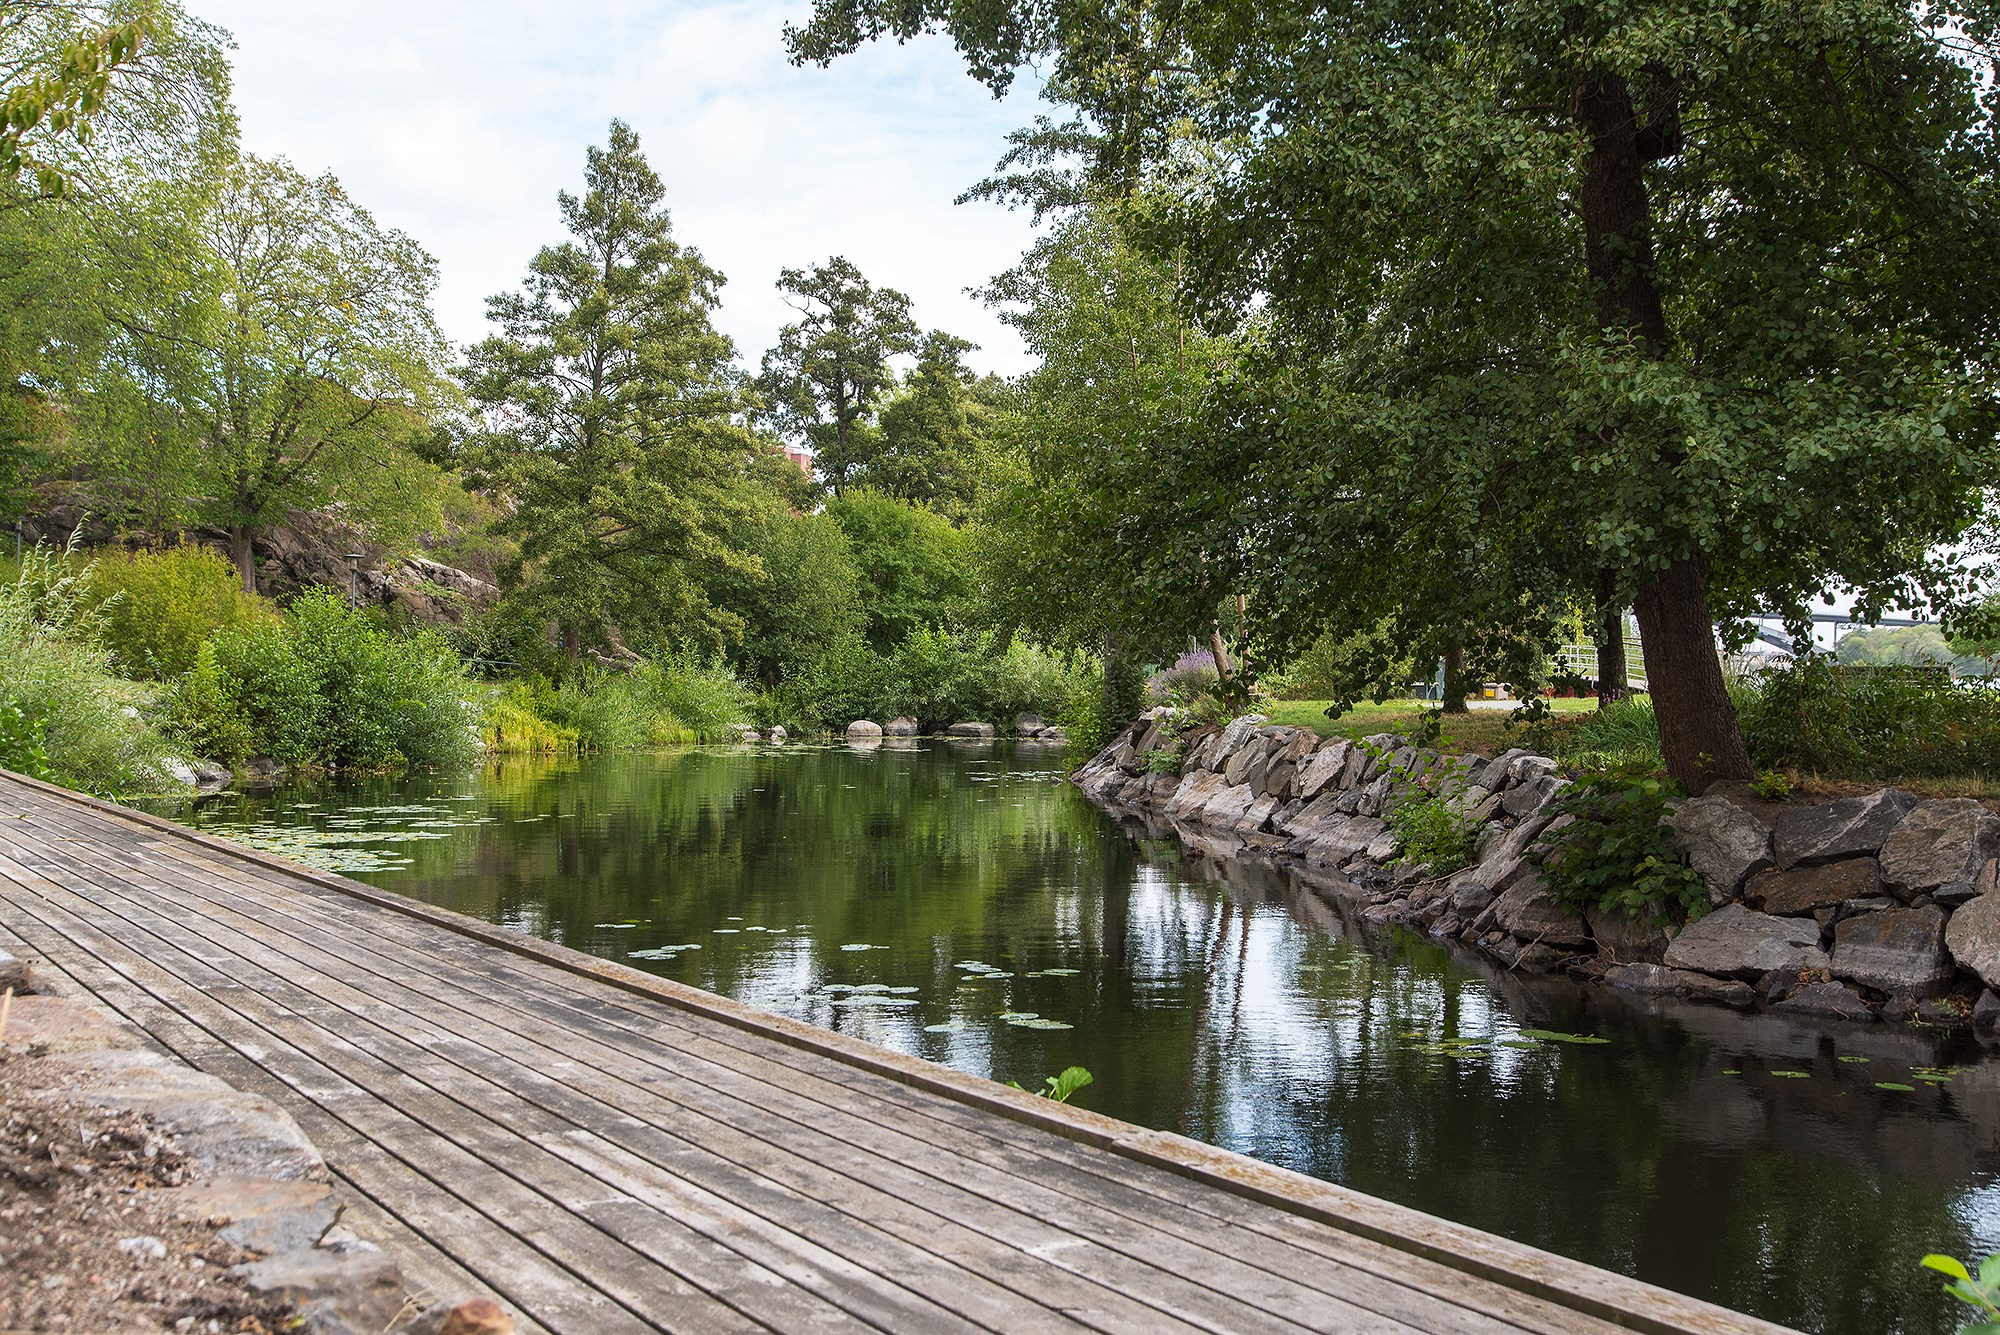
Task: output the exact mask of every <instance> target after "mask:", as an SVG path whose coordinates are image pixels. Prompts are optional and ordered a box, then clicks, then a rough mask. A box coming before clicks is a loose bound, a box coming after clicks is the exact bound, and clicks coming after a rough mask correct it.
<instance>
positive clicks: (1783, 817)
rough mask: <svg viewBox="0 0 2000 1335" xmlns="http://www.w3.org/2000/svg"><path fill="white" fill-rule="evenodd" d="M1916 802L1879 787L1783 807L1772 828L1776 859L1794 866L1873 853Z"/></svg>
mask: <svg viewBox="0 0 2000 1335" xmlns="http://www.w3.org/2000/svg"><path fill="white" fill-rule="evenodd" d="M1916 804H1917V799H1916V798H1915V797H1914V796H1912V795H1911V794H1909V793H1906V792H1904V791H1903V790H1902V789H1900V788H1884V789H1882V790H1881V791H1879V792H1873V793H1864V794H1863V795H1862V796H1860V797H1849V798H1843V799H1842V800H1840V801H1838V802H1823V803H1821V804H1819V805H1817V806H1809V807H1787V808H1786V809H1785V810H1783V811H1781V812H1779V813H1778V822H1777V828H1776V829H1775V830H1774V831H1773V848H1774V851H1775V852H1776V853H1777V855H1778V863H1779V865H1780V866H1785V867H1797V866H1801V865H1809V864H1811V863H1815V862H1833V861H1835V860H1837V859H1839V858H1851V857H1854V856H1855V855H1857V854H1860V853H1873V852H1875V851H1876V850H1877V849H1879V848H1881V847H1882V844H1883V842H1884V841H1885V840H1887V839H1888V837H1889V835H1890V834H1891V833H1892V832H1893V831H1894V830H1895V828H1896V827H1897V826H1898V825H1900V824H1901V823H1902V820H1903V817H1904V816H1906V815H1908V814H1909V811H1910V808H1911V807H1914V806H1915V805H1916Z"/></svg>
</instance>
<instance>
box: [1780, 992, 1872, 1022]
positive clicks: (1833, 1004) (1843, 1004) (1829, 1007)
mask: <svg viewBox="0 0 2000 1335" xmlns="http://www.w3.org/2000/svg"><path fill="white" fill-rule="evenodd" d="M1771 1010H1772V1012H1773V1013H1774V1014H1780V1015H1810V1016H1812V1017H1814V1018H1815V1019H1821V1020H1856V1021H1859V1022H1861V1023H1864V1024H1865V1023H1867V1022H1869V1021H1871V1020H1873V1019H1874V1018H1875V1012H1874V1011H1873V1010H1872V1009H1871V1008H1870V1007H1869V1005H1868V1003H1867V1002H1865V1001H1863V1000H1862V999H1861V995H1860V994H1859V993H1858V992H1856V991H1855V990H1854V989H1853V988H1851V987H1848V986H1847V985H1846V984H1844V983H1810V984H1808V985H1806V986H1805V987H1801V988H1799V989H1798V990H1797V991H1794V992H1792V993H1790V994H1789V995H1787V996H1786V997H1785V999H1784V1000H1783V1001H1778V1002H1773V1003H1772V1005H1771Z"/></svg>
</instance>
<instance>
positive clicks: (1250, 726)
mask: <svg viewBox="0 0 2000 1335" xmlns="http://www.w3.org/2000/svg"><path fill="white" fill-rule="evenodd" d="M1268 722H1270V720H1269V719H1267V718H1265V717H1264V716H1263V715H1262V714H1245V715H1244V716H1243V717H1242V718H1239V719H1231V720H1230V721H1229V726H1228V727H1226V728H1224V729H1223V730H1222V734H1221V736H1219V737H1217V738H1216V739H1215V743H1214V745H1212V746H1211V747H1210V748H1209V750H1208V755H1207V763H1208V767H1209V768H1210V769H1212V770H1220V769H1222V768H1223V767H1224V766H1225V765H1227V764H1228V763H1229V762H1230V761H1232V760H1234V759H1235V758H1236V753H1237V752H1238V751H1241V750H1242V749H1243V747H1244V745H1245V744H1246V743H1248V742H1249V741H1250V739H1251V738H1253V737H1255V736H1256V735H1257V729H1259V728H1261V727H1263V726H1264V725H1265V724H1266V723H1268Z"/></svg>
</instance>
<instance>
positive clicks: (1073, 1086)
mask: <svg viewBox="0 0 2000 1335" xmlns="http://www.w3.org/2000/svg"><path fill="white" fill-rule="evenodd" d="M1093 1083H1095V1082H1094V1081H1093V1080H1092V1079H1091V1076H1090V1072H1088V1071H1086V1070H1084V1069H1083V1068H1082V1067H1081V1066H1070V1067H1066V1068H1064V1070H1063V1073H1062V1074H1061V1075H1052V1076H1049V1077H1047V1078H1046V1079H1044V1080H1043V1081H1042V1087H1041V1088H1040V1089H1038V1090H1036V1091H1035V1093H1036V1094H1038V1095H1040V1096H1041V1097H1042V1098H1045V1099H1052V1100H1054V1101H1055V1102H1057V1103H1068V1102H1069V1101H1070V1097H1071V1096H1072V1095H1074V1094H1075V1093H1076V1092H1077V1091H1078V1090H1080V1089H1082V1088H1083V1087H1084V1086H1085V1085H1089V1084H1093ZM1007 1084H1008V1086H1009V1087H1010V1088H1012V1089H1018V1090H1022V1091H1024V1092H1025V1091H1026V1089H1027V1086H1026V1085H1023V1084H1020V1083H1019V1082H1017V1081H1013V1080H1009V1081H1008V1082H1007Z"/></svg>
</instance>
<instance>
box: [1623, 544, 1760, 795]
mask: <svg viewBox="0 0 2000 1335" xmlns="http://www.w3.org/2000/svg"><path fill="white" fill-rule="evenodd" d="M1633 610H1634V611H1635V612H1636V613H1637V614H1638V617H1639V641H1640V648H1641V650H1642V651H1643V652H1644V654H1645V658H1646V680H1647V684H1648V686H1649V687H1650V688H1651V690H1652V693H1653V715H1654V717H1655V718H1657V719H1658V720H1659V725H1660V752H1661V754H1662V755H1663V756H1664V757H1665V758H1666V762H1667V773H1669V774H1671V775H1672V776H1673V777H1674V778H1675V779H1676V780H1678V781H1679V782H1680V784H1681V786H1682V787H1684V788H1686V789H1687V790H1688V792H1690V793H1693V794H1700V793H1701V792H1703V791H1705V790H1706V789H1707V788H1708V786H1709V785H1710V784H1712V783H1715V782H1717V781H1719V780H1728V779H1749V778H1752V777H1753V776H1754V773H1755V771H1753V770H1752V769H1751V766H1750V751H1749V748H1748V747H1746V746H1745V745H1744V744H1743V727H1742V725H1741V724H1740V723H1739V722H1738V721H1737V718H1736V706H1735V705H1734V704H1733V703H1732V702H1731V701H1730V699H1729V688H1728V686H1727V685H1726V684H1725V683H1724V682H1723V679H1722V660H1721V659H1720V658H1719V657H1717V655H1716V652H1715V623H1714V621H1713V620H1711V618H1710V614H1709V607H1708V572H1707V570H1706V569H1705V568H1704V567H1703V565H1702V562H1701V561H1700V560H1699V559H1698V558H1685V559H1682V560H1679V561H1676V562H1674V563H1673V564H1672V565H1670V566H1668V567H1667V568H1666V569H1665V570H1664V571H1662V572H1661V573H1660V575H1659V577H1658V578H1657V579H1654V580H1652V581H1650V582H1648V583H1645V584H1641V585H1640V586H1639V594H1638V597H1637V598H1636V599H1635V600H1634V601H1633Z"/></svg>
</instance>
